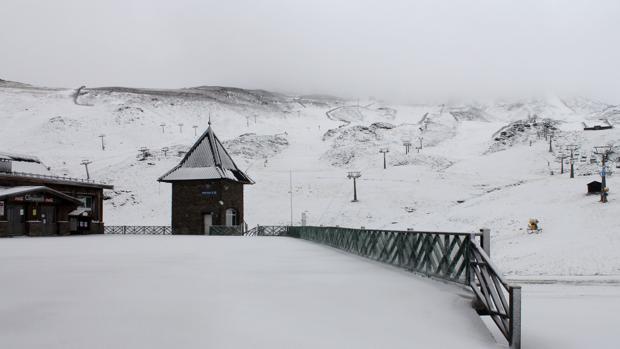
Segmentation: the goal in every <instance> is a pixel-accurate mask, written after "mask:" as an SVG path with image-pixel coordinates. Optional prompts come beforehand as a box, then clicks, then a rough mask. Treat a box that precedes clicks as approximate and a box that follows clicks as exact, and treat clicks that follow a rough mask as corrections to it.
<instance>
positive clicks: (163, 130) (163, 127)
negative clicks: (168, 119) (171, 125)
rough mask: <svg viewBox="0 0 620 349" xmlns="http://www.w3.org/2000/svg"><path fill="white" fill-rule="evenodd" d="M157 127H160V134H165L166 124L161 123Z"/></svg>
mask: <svg viewBox="0 0 620 349" xmlns="http://www.w3.org/2000/svg"><path fill="white" fill-rule="evenodd" d="M159 126H161V133H166V124H164V123H162V124H161V125H159Z"/></svg>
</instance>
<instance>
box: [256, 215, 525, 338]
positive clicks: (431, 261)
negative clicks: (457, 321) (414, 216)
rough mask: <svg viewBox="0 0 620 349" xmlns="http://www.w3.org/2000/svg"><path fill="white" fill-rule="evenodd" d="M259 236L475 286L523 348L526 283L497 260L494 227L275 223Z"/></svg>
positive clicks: (486, 310)
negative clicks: (512, 280)
mask: <svg viewBox="0 0 620 349" xmlns="http://www.w3.org/2000/svg"><path fill="white" fill-rule="evenodd" d="M254 235H281V236H290V237H295V238H300V239H304V240H309V241H313V242H317V243H320V244H324V245H328V246H331V247H334V248H337V249H340V250H343V251H347V252H351V253H354V254H357V255H359V256H363V257H366V258H370V259H372V260H376V261H379V262H383V263H387V264H390V265H394V266H396V267H400V268H404V269H407V270H409V271H412V272H416V273H420V274H423V275H426V276H429V277H433V278H438V279H442V280H447V281H450V282H455V283H459V284H462V285H466V286H468V287H471V289H472V290H473V293H474V294H475V296H476V304H475V306H476V308H477V309H476V310H477V311H478V313H479V314H480V315H488V316H490V317H491V319H493V321H494V322H495V324H496V325H497V327H498V328H499V330H500V331H501V332H502V334H503V335H504V336H505V337H506V339H507V340H508V343H509V345H510V347H511V348H514V349H519V348H520V347H521V287H520V286H515V285H510V284H509V283H508V282H506V280H505V279H504V278H503V277H502V275H501V273H500V272H499V271H498V269H497V268H495V267H494V266H493V264H492V263H491V259H490V257H489V254H490V244H489V243H490V231H489V230H488V229H481V230H480V232H477V233H447V232H425V231H396V230H367V229H350V228H341V227H310V226H305V227H293V226H289V227H277V226H269V227H263V229H261V228H257V230H256V234H254ZM478 240H479V241H480V242H478Z"/></svg>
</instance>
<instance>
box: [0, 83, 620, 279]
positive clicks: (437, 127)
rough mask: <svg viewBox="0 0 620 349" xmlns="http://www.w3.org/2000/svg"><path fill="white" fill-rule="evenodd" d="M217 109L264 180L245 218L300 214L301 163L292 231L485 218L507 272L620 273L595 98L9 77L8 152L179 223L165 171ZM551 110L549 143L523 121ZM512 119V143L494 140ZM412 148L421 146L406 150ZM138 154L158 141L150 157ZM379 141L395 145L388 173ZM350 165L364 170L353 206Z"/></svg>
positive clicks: (0, 99) (615, 138)
mask: <svg viewBox="0 0 620 349" xmlns="http://www.w3.org/2000/svg"><path fill="white" fill-rule="evenodd" d="M209 115H210V116H211V120H212V123H213V127H214V130H215V132H216V133H217V134H218V136H219V137H220V139H222V141H224V142H226V144H227V147H229V149H230V152H231V155H232V156H233V157H234V158H235V161H237V163H238V165H239V167H240V168H242V169H244V170H246V169H247V173H248V174H249V175H250V176H251V177H252V178H253V179H255V180H256V184H255V185H252V186H248V187H247V188H246V221H247V223H248V224H249V225H250V226H254V225H256V224H264V225H267V224H273V225H277V224H288V223H290V222H289V221H290V201H289V172H290V171H292V177H293V183H292V184H293V220H294V223H295V224H299V222H300V218H301V213H302V212H306V214H307V217H308V219H307V220H308V224H311V225H321V224H322V225H339V226H350V227H360V226H364V227H367V228H381V229H399V230H404V229H407V228H413V229H419V230H429V231H433V230H443V231H477V230H478V229H480V228H483V227H488V228H490V229H491V234H492V241H493V243H492V246H493V247H492V258H493V260H494V261H495V263H496V264H497V265H498V266H499V267H500V269H501V270H503V271H504V272H506V273H507V274H508V275H507V276H508V277H509V278H519V277H522V278H525V279H528V280H529V279H533V278H535V277H545V278H547V279H555V278H557V279H560V278H563V279H565V278H571V277H574V278H578V277H586V276H587V277H591V278H601V279H606V278H614V277H617V276H619V275H620V254H619V253H618V252H617V251H618V249H619V248H620V234H618V233H617V227H618V226H620V215H619V214H618V212H619V209H620V199H619V197H618V196H617V195H616V190H617V189H618V188H620V180H619V179H618V177H617V176H616V175H615V174H612V175H611V176H609V177H608V178H607V182H608V186H609V187H610V190H611V191H610V195H609V203H607V204H601V203H599V202H598V197H597V196H587V195H586V194H585V192H586V184H587V183H588V182H590V181H593V180H600V177H599V176H598V169H599V165H597V164H593V163H591V161H592V158H593V154H592V153H591V150H592V146H595V145H603V144H615V145H620V131H619V130H618V128H617V127H618V126H620V125H618V123H620V107H618V106H614V105H608V104H605V103H602V102H597V101H592V100H588V99H585V98H558V97H549V98H540V99H529V100H515V101H476V102H472V103H462V104H449V103H448V104H442V105H394V104H389V103H385V102H382V101H379V100H363V101H359V102H358V101H350V100H345V99H341V98H337V97H331V96H322V95H315V96H293V95H286V94H282V93H272V92H268V91H263V90H244V89H238V88H227V87H208V86H202V87H195V88H186V89H176V90H175V89H169V90H155V89H137V88H122V87H102V88H91V87H88V86H87V87H83V88H79V89H78V88H73V89H62V88H41V87H36V86H31V85H26V84H21V83H15V82H8V81H4V80H2V81H0V122H1V124H2V127H1V128H0V150H2V151H6V152H13V153H26V154H31V155H35V156H37V157H39V158H40V159H41V160H42V161H43V162H44V163H45V164H46V165H48V166H50V167H51V172H53V173H54V174H58V175H67V176H72V177H82V176H84V169H83V167H82V166H80V161H81V160H83V159H89V160H91V161H92V164H91V165H90V166H89V169H90V170H91V174H92V176H93V178H94V179H95V180H98V181H105V182H110V183H112V184H114V185H115V190H114V191H108V192H106V195H107V196H108V199H107V200H105V222H106V224H108V225H168V224H169V223H170V222H169V217H170V186H169V185H167V184H163V183H158V182H157V181H156V179H157V178H158V176H160V175H162V174H163V173H165V172H166V171H168V170H169V169H170V168H172V167H173V166H175V165H176V164H177V163H178V162H179V160H180V159H181V156H182V155H183V152H184V151H186V150H187V149H188V148H189V146H191V144H192V143H193V142H194V141H195V139H196V136H195V132H197V135H200V133H201V132H202V131H204V129H206V127H207V121H208V119H209ZM543 119H544V120H551V121H553V125H554V126H555V127H556V128H557V130H556V131H555V139H554V140H553V142H552V143H553V144H552V146H553V150H552V152H549V143H548V141H546V140H544V139H542V137H541V135H540V134H537V130H538V129H536V128H535V127H533V126H532V127H528V128H527V129H526V128H525V126H523V131H519V130H518V129H519V127H521V126H519V125H525V124H527V123H532V125H533V122H535V121H536V120H543ZM600 119H605V120H607V121H609V122H610V123H611V124H612V125H614V128H612V129H610V130H603V131H583V127H582V123H583V122H588V123H589V124H592V123H597V122H599V121H600ZM162 124H163V125H164V126H163V127H162V126H161V125H162ZM514 125H517V126H514ZM193 126H197V127H196V128H195V129H194V128H193ZM507 127H508V128H509V129H510V132H513V130H514V136H510V137H508V136H506V137H507V138H505V139H500V140H497V138H501V137H499V136H498V132H500V133H501V132H505V130H506V128H507ZM501 130H504V131H501ZM507 134H508V133H507ZM100 135H105V137H104V142H105V150H102V149H101V138H99V136H100ZM403 141H410V142H411V143H412V147H411V151H410V153H409V154H405V148H404V146H403ZM502 142H504V143H502ZM420 144H421V145H422V148H421V149H419V150H418V149H417V148H418V147H419V146H420ZM530 144H531V145H530ZM568 144H578V145H579V146H580V150H579V151H578V154H576V174H577V176H576V178H574V179H570V178H569V176H568V174H567V173H565V174H563V175H560V173H559V172H560V163H559V162H557V161H556V157H557V156H558V155H559V153H560V151H562V150H563V148H564V147H565V146H566V145H568ZM141 147H147V148H149V156H147V157H146V158H144V157H141V156H140V152H139V151H138V149H139V148H141ZM164 147H167V148H168V151H167V152H165V153H164V151H162V148H164ZM381 147H388V148H389V149H390V152H389V153H388V154H387V165H388V168H387V169H386V170H384V169H383V157H382V154H380V153H379V152H378V150H379V148H381ZM618 156H620V153H619V154H618ZM616 158H617V156H615V155H614V157H613V159H612V160H615V159H616ZM615 167H616V162H615V161H613V162H611V163H610V169H612V170H615V169H616V168H615ZM567 169H568V165H565V170H567ZM351 170H358V171H361V173H362V177H361V178H359V179H358V183H357V187H358V198H359V200H360V201H359V202H356V203H352V202H351V199H352V196H353V193H352V191H353V185H352V182H351V181H350V180H348V179H347V178H346V174H347V171H351ZM552 172H553V175H551V173H552ZM529 218H537V219H539V220H540V222H541V225H542V228H543V232H542V234H538V235H536V234H534V235H529V234H527V232H526V225H527V221H528V219H529Z"/></svg>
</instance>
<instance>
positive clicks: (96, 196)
mask: <svg viewBox="0 0 620 349" xmlns="http://www.w3.org/2000/svg"><path fill="white" fill-rule="evenodd" d="M104 189H113V186H111V185H107V184H102V183H96V182H94V181H91V180H84V179H77V178H67V177H60V176H54V175H52V174H51V173H49V169H47V168H46V167H45V166H44V165H43V164H42V163H41V161H40V160H39V159H37V158H36V157H32V156H23V155H15V154H7V153H0V237H7V236H19V235H28V236H50V235H69V234H101V233H103V224H104V223H103V190H104Z"/></svg>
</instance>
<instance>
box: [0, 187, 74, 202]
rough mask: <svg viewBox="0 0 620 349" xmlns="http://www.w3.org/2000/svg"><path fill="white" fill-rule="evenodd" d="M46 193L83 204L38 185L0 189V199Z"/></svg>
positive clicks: (71, 197)
mask: <svg viewBox="0 0 620 349" xmlns="http://www.w3.org/2000/svg"><path fill="white" fill-rule="evenodd" d="M38 192H44V193H48V194H50V195H53V196H56V197H59V198H61V199H64V200H67V201H70V202H73V203H75V204H79V203H81V201H80V200H78V199H76V198H74V197H73V196H69V195H67V194H65V193H62V192H59V191H58V190H54V189H52V188H48V187H46V186H42V185H38V186H19V187H0V199H4V198H8V197H12V196H17V195H24V194H29V193H38Z"/></svg>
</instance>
